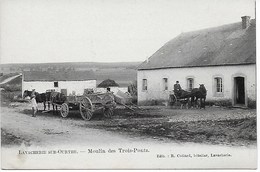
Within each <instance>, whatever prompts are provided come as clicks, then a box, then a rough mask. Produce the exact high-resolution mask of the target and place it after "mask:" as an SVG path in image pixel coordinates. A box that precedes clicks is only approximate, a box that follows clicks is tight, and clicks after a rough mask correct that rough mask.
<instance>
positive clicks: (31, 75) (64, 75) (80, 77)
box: [23, 71, 95, 81]
mask: <svg viewBox="0 0 260 172" xmlns="http://www.w3.org/2000/svg"><path fill="white" fill-rule="evenodd" d="M23 75H24V81H86V80H95V75H94V72H93V71H66V72H45V71H44V72H41V71H30V72H28V71H26V72H24V73H23Z"/></svg>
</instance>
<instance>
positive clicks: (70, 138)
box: [1, 103, 257, 169]
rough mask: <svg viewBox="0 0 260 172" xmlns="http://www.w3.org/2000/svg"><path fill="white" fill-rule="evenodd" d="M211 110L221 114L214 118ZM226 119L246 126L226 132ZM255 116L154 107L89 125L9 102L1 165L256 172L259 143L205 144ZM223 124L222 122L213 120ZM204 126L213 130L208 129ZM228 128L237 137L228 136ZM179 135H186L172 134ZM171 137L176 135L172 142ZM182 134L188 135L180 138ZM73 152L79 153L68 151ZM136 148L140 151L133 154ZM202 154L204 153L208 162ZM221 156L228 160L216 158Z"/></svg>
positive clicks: (119, 112) (234, 111) (3, 115)
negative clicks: (243, 171)
mask: <svg viewBox="0 0 260 172" xmlns="http://www.w3.org/2000/svg"><path fill="white" fill-rule="evenodd" d="M212 112H214V113H216V114H215V115H212ZM227 116H228V118H230V119H228V124H230V123H229V120H242V122H241V121H238V122H235V124H232V125H230V126H229V127H228V128H227V124H226V122H225V120H226V119H227ZM255 116H256V113H255V110H240V109H231V110H223V109H220V108H216V109H214V108H213V109H212V108H211V109H208V110H203V111H202V110H196V109H195V110H184V111H183V110H177V109H174V110H173V109H162V108H156V107H155V108H153V107H152V108H148V109H145V110H143V111H142V113H138V114H137V113H132V112H127V111H125V110H123V109H118V110H117V111H116V114H115V116H113V118H112V119H106V118H104V117H103V116H102V115H100V114H95V117H94V118H93V120H91V121H84V120H82V119H81V117H80V115H79V113H72V114H70V117H69V118H66V119H64V118H61V117H60V116H59V115H53V114H52V113H38V115H37V117H36V118H34V117H31V109H30V105H29V104H28V103H10V104H9V106H6V107H2V108H1V124H2V128H1V134H2V138H1V141H2V157H4V158H3V161H2V164H3V165H2V167H3V168H6V169H46V168H47V169H114V168H117V169H118V168H119V169H133V168H135V169H147V168H156V169H158V168H164V169H170V168H184V167H185V168H249V167H250V168H252V167H255V166H256V157H257V154H256V145H255V142H254V141H253V143H252V142H251V141H249V142H250V144H245V145H246V146H241V145H235V146H232V145H226V144H217V145H214V144H212V143H214V142H204V141H206V140H209V141H210V140H212V139H213V140H216V139H220V140H221V137H222V136H221V137H215V135H216V134H218V133H222V132H224V136H223V137H226V136H225V134H226V133H230V134H234V132H235V131H237V128H238V129H239V130H240V129H241V128H239V126H244V123H245V122H244V119H246V120H247V118H249V119H253V118H255ZM218 120H219V121H220V123H215V122H213V123H212V122H209V121H218ZM223 120H224V122H223ZM204 122H205V123H204ZM192 123H193V124H192ZM246 123H247V122H246ZM212 124H214V125H212ZM249 124H251V123H249ZM189 126H191V128H189ZM214 126H215V127H214ZM218 126H221V127H218ZM204 128H205V129H206V130H208V129H211V130H208V131H203V129H204ZM222 129H223V131H222ZM227 129H228V130H230V131H232V132H233V133H232V132H227ZM190 131H194V132H193V133H190ZM214 131H216V132H214ZM207 132H208V133H213V134H212V137H211V136H210V137H208V136H207V137H206V138H205V137H202V136H201V135H206V134H207ZM176 133H181V135H172V134H176ZM198 133H200V134H198ZM242 134H243V135H246V134H247V133H242ZM168 135H170V136H174V137H173V138H170V137H168ZM182 135H183V137H180V136H182ZM226 135H227V136H228V137H230V136H229V135H228V134H226ZM187 136H189V137H187ZM192 136H196V138H197V136H198V138H200V142H198V143H194V142H196V140H195V141H194V140H192V139H189V138H193V137H192ZM213 136H214V137H213ZM178 138H182V139H178ZM185 138H186V140H185ZM224 140H225V139H224ZM245 141H248V140H247V139H244V140H243V142H240V141H239V140H238V142H239V143H244V142H245ZM224 143H226V140H225V142H224ZM70 150H72V152H76V154H65V153H64V152H66V151H67V152H68V151H70ZM109 150H115V153H113V154H111V153H109V152H108V151H109ZM122 150H124V151H123V152H122ZM133 150H139V152H135V153H134V152H132V151H133ZM26 151H27V152H30V151H47V152H50V151H51V152H52V151H57V152H59V153H57V154H55V155H53V154H44V155H27V154H24V152H26ZM92 151H93V153H91V152H92ZM21 152H22V153H21ZM197 155H202V156H203V157H204V158H201V157H198V156H197ZM221 156H224V157H222V158H216V157H221ZM172 157H175V158H172ZM185 157H186V158H185ZM187 157H190V158H191V159H189V158H187ZM39 162H40V163H39Z"/></svg>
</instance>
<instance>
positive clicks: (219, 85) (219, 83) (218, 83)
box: [215, 77, 223, 93]
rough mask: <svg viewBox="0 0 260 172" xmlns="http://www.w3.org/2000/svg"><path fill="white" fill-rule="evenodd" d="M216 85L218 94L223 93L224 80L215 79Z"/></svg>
mask: <svg viewBox="0 0 260 172" xmlns="http://www.w3.org/2000/svg"><path fill="white" fill-rule="evenodd" d="M215 85H216V92H217V93H222V92H223V82H222V78H220V77H217V78H215Z"/></svg>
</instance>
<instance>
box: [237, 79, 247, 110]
mask: <svg viewBox="0 0 260 172" xmlns="http://www.w3.org/2000/svg"><path fill="white" fill-rule="evenodd" d="M234 86H235V89H234V103H235V105H245V103H246V101H245V78H244V77H235V78H234Z"/></svg>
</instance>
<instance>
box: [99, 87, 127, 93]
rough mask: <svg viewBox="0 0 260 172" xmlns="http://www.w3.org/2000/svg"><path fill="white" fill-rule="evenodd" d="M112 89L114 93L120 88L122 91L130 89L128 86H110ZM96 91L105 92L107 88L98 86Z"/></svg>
mask: <svg viewBox="0 0 260 172" xmlns="http://www.w3.org/2000/svg"><path fill="white" fill-rule="evenodd" d="M109 88H110V91H111V92H113V93H117V92H118V90H120V91H122V92H123V93H125V92H127V91H128V88H127V87H109ZM95 92H100V93H105V92H107V89H106V88H96V90H95Z"/></svg>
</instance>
